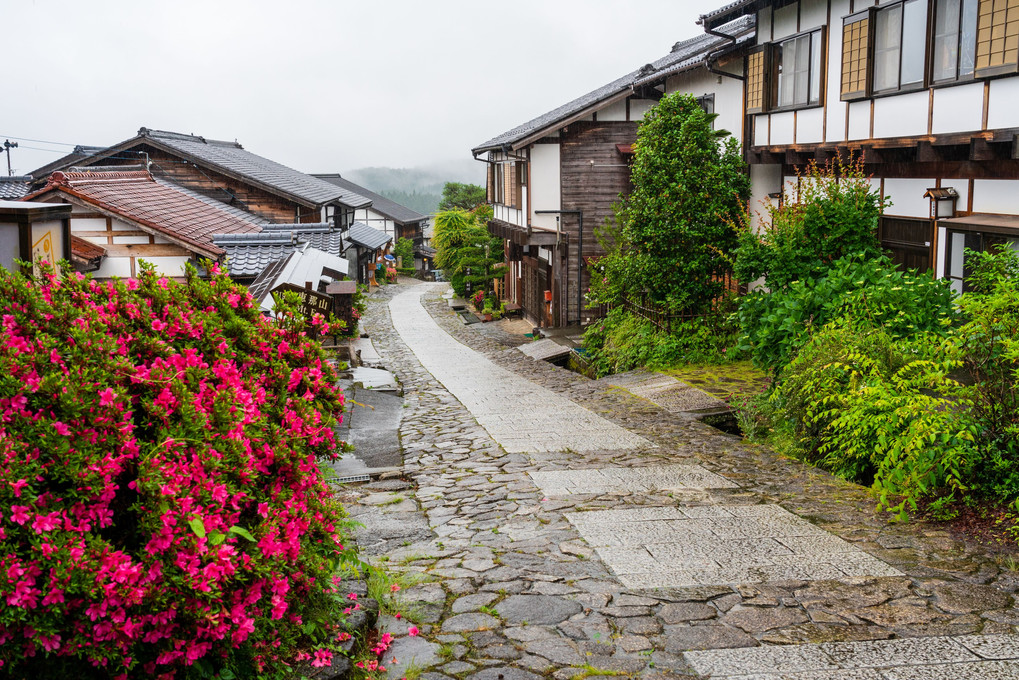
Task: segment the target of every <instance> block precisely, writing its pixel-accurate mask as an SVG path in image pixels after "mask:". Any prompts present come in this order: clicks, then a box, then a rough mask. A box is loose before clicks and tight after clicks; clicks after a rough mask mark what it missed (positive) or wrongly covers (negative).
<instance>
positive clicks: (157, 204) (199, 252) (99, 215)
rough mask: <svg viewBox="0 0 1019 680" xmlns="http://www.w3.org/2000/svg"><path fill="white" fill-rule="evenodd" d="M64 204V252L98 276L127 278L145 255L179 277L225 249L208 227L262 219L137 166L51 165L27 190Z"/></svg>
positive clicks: (234, 227)
mask: <svg viewBox="0 0 1019 680" xmlns="http://www.w3.org/2000/svg"><path fill="white" fill-rule="evenodd" d="M25 198H26V200H28V201H34V202H39V203H63V204H70V206H71V215H70V254H71V256H72V257H71V258H70V259H71V260H72V262H73V263H74V264H75V265H76V266H78V267H79V269H81V270H87V271H94V276H96V277H97V278H107V277H110V276H121V277H129V276H135V275H137V273H138V261H139V260H142V259H144V260H146V261H147V262H150V263H152V264H153V265H155V266H156V269H157V271H158V272H160V273H161V274H165V275H167V276H174V277H177V276H182V275H183V270H184V266H185V265H186V264H187V263H189V262H190V263H192V264H198V263H199V261H200V260H202V259H206V258H207V259H211V260H213V261H218V260H221V259H222V258H223V256H224V255H225V254H226V251H225V249H224V248H222V247H220V246H218V245H216V244H215V243H214V242H213V239H212V237H213V235H214V234H226V233H230V234H237V233H254V232H258V231H259V230H260V229H261V226H260V225H259V224H258V223H257V222H255V221H254V220H251V219H248V218H245V217H242V213H239V211H229V210H224V209H223V208H221V207H219V206H217V205H215V204H214V203H213V202H208V201H204V200H200V199H198V198H196V197H194V196H193V195H190V194H189V193H187V192H185V191H180V190H178V189H175V188H174V187H173V186H172V185H171V184H169V183H167V182H165V181H157V180H155V179H154V178H153V177H152V175H150V174H149V173H148V172H147V171H145V170H141V169H128V170H123V169H121V170H114V169H110V170H103V169H101V168H97V169H96V170H94V171H86V172H55V173H53V175H51V176H50V178H49V181H48V182H47V184H46V185H45V186H44V187H43V188H42V189H40V190H38V191H36V192H34V193H32V194H30V195H28V196H26V197H25Z"/></svg>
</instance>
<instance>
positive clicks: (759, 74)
mask: <svg viewBox="0 0 1019 680" xmlns="http://www.w3.org/2000/svg"><path fill="white" fill-rule="evenodd" d="M764 57H765V50H758V51H757V52H752V53H750V54H749V55H748V56H747V113H760V112H761V111H764V110H765V108H767V87H766V83H765V81H766V80H767V78H766V77H765V76H766V73H765V68H764V66H765V61H766V60H765V58H764Z"/></svg>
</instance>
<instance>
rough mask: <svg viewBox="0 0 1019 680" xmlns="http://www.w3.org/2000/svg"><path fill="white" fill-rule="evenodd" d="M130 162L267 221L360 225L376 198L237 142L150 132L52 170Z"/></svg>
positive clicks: (72, 157)
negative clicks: (357, 216) (360, 213)
mask: <svg viewBox="0 0 1019 680" xmlns="http://www.w3.org/2000/svg"><path fill="white" fill-rule="evenodd" d="M125 162H131V163H141V164H143V165H144V166H145V167H146V169H147V170H148V171H149V172H150V173H151V174H152V175H153V176H154V177H158V178H164V179H167V180H170V181H172V182H174V183H175V184H177V185H179V186H182V187H185V188H187V189H191V190H193V191H196V192H198V193H201V194H202V195H204V196H207V197H209V198H212V199H214V200H217V201H219V202H221V203H224V204H226V205H230V206H233V207H236V208H240V209H242V210H244V211H245V212H248V213H251V214H252V215H254V216H256V217H257V218H258V219H260V220H263V221H266V222H278V223H304V222H337V223H338V224H339V225H340V226H341V227H344V228H345V227H347V226H349V225H350V224H351V223H352V222H353V221H354V211H355V210H359V209H364V208H367V207H369V206H370V205H371V200H370V199H368V198H365V197H364V196H361V195H359V194H357V193H356V192H353V191H350V190H347V189H345V188H343V187H339V186H336V185H335V184H330V183H329V182H326V181H324V180H321V179H319V178H317V177H313V176H311V175H307V174H305V173H303V172H299V171H297V170H294V169H293V168H288V167H287V166H285V165H282V164H281V163H277V162H275V161H272V160H269V159H268V158H264V157H262V156H259V155H257V154H254V153H252V152H250V151H248V150H247V149H245V148H244V147H243V146H241V145H240V144H238V143H237V142H229V141H221V140H215V139H206V138H205V137H200V136H198V135H188V134H180V133H177V132H166V131H163V130H151V129H149V128H144V127H143V128H141V129H140V130H138V134H137V135H136V136H134V137H132V138H131V139H128V140H126V141H124V142H121V143H119V144H115V145H113V146H110V147H107V148H104V149H102V150H99V151H95V150H94V149H93V148H92V147H82V148H81V149H80V152H79V150H78V149H76V151H75V153H73V154H71V155H69V156H68V157H66V158H64V159H61V160H60V161H57V162H55V163H52V164H50V165H49V166H47V167H46V170H48V171H50V172H53V171H56V170H65V169H68V168H70V167H72V166H77V167H96V166H110V165H123V164H124V163H125ZM35 176H36V177H37V178H38V177H39V175H38V174H36V175H35ZM47 176H48V175H47ZM41 181H45V177H43V178H42V180H41Z"/></svg>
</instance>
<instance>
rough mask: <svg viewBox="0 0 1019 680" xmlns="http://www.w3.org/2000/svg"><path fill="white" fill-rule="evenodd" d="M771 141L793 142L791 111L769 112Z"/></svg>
mask: <svg viewBox="0 0 1019 680" xmlns="http://www.w3.org/2000/svg"><path fill="white" fill-rule="evenodd" d="M771 143H772V144H792V143H793V112H792V111H785V112H783V113H773V114H771Z"/></svg>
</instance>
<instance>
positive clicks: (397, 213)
mask: <svg viewBox="0 0 1019 680" xmlns="http://www.w3.org/2000/svg"><path fill="white" fill-rule="evenodd" d="M315 177H318V178H319V179H322V180H325V181H326V182H329V183H330V184H335V185H336V186H338V187H342V188H344V189H346V190H348V191H352V192H354V193H356V194H358V195H360V196H364V197H365V198H369V199H371V205H370V206H367V207H364V208H358V209H357V210H355V211H354V219H355V220H356V221H358V222H361V223H363V224H366V225H368V226H369V227H373V228H375V229H378V230H379V231H382V232H385V233H386V234H387V235H388V236H390V237H391V238H392V239H393V243H396V241H397V240H399V239H401V238H407V239H410V240H411V241H413V242H414V262H413V263H410V262H405V263H404V265H403V266H404V267H414V268H415V269H417V270H419V271H420V270H422V269H427V267H425V263H426V262H430V261H431V257H432V256H434V254H435V253H434V251H432V250H431V249H430V248H426V244H425V242H424V233H423V231H424V227H425V225H427V224H428V220H429V217H428V216H427V215H422V214H421V213H419V212H417V211H415V210H412V209H410V208H408V207H407V206H405V205H400V204H399V203H397V202H396V201H394V200H392V199H389V198H386V197H385V196H382V195H381V194H377V193H375V192H374V191H372V190H370V189H366V188H364V187H363V186H360V185H358V184H355V183H354V182H351V181H350V180H349V179H344V178H343V177H341V176H340V175H338V174H323V175H315ZM422 258H424V260H423V259H422Z"/></svg>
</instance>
